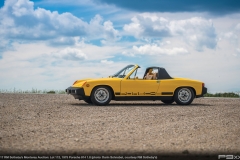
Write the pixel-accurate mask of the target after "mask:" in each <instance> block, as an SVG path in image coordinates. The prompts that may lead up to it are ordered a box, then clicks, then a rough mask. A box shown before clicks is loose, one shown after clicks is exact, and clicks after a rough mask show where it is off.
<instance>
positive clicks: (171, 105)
mask: <svg viewBox="0 0 240 160" xmlns="http://www.w3.org/2000/svg"><path fill="white" fill-rule="evenodd" d="M70 105H72V106H82V107H90V106H93V107H113V106H116V107H127V106H131V107H140V106H142V107H207V106H213V105H210V104H201V103H192V104H190V105H178V104H176V103H173V104H164V103H161V102H159V103H151V102H150V103H149V102H142V103H140V102H137V103H132V102H123V103H114V102H111V103H109V104H108V105H106V106H96V105H94V104H88V103H73V104H70Z"/></svg>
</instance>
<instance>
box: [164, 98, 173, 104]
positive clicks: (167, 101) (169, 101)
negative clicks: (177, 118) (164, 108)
mask: <svg viewBox="0 0 240 160" xmlns="http://www.w3.org/2000/svg"><path fill="white" fill-rule="evenodd" d="M161 101H162V102H163V103H165V104H172V103H173V102H174V99H171V100H161Z"/></svg>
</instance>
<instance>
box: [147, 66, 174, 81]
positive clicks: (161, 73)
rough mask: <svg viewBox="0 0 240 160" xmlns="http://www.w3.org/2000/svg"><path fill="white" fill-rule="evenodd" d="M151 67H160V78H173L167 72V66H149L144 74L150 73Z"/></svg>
mask: <svg viewBox="0 0 240 160" xmlns="http://www.w3.org/2000/svg"><path fill="white" fill-rule="evenodd" d="M150 68H155V69H156V68H157V69H158V76H157V78H158V79H172V77H171V76H170V75H169V74H168V73H167V71H166V70H165V68H162V67H156V66H153V67H148V68H147V69H146V71H145V74H144V76H145V75H146V74H147V73H148V71H149V69H150Z"/></svg>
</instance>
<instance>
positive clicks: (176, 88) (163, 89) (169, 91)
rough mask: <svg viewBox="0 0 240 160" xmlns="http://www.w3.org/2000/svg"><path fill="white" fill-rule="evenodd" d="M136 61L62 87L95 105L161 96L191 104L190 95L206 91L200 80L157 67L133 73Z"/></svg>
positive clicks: (161, 98)
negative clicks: (142, 72)
mask: <svg viewBox="0 0 240 160" xmlns="http://www.w3.org/2000/svg"><path fill="white" fill-rule="evenodd" d="M139 68H140V66H138V65H128V66H126V67H124V68H123V69H121V70H120V71H119V72H117V73H116V74H114V75H112V76H109V77H108V78H98V79H81V80H77V81H75V82H74V83H73V85H72V86H71V87H68V88H67V89H66V92H67V93H68V94H71V95H72V96H73V97H74V98H75V99H79V100H84V101H85V102H86V103H89V104H91V103H93V104H95V105H100V106H103V105H107V104H109V102H110V101H111V100H116V101H120V100H123V101H126V100H144V101H145V100H152V101H154V100H161V101H162V102H163V103H165V104H171V103H173V102H174V101H175V102H176V103H177V104H179V105H188V104H191V103H192V101H193V99H194V98H198V97H202V96H203V95H204V94H205V93H207V88H205V86H204V83H203V82H201V81H197V80H192V79H186V78H177V77H170V76H169V74H168V73H167V71H166V70H165V69H164V68H161V67H148V68H146V71H145V73H144V74H143V77H141V78H140V77H137V76H136V75H137V71H138V69H139Z"/></svg>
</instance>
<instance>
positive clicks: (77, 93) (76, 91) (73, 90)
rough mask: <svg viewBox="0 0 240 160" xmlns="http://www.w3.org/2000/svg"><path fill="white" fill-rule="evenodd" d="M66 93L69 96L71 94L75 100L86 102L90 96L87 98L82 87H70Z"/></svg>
mask: <svg viewBox="0 0 240 160" xmlns="http://www.w3.org/2000/svg"><path fill="white" fill-rule="evenodd" d="M65 91H66V93H67V94H71V95H72V96H73V97H74V98H75V99H79V100H84V99H87V98H88V96H85V92H84V89H83V88H80V87H68V88H67V89H66V90H65Z"/></svg>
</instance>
